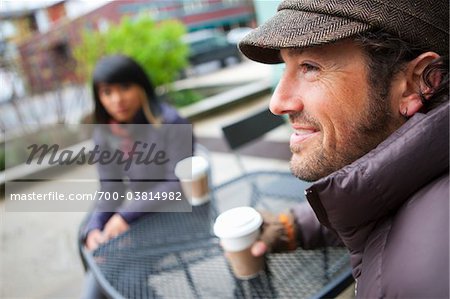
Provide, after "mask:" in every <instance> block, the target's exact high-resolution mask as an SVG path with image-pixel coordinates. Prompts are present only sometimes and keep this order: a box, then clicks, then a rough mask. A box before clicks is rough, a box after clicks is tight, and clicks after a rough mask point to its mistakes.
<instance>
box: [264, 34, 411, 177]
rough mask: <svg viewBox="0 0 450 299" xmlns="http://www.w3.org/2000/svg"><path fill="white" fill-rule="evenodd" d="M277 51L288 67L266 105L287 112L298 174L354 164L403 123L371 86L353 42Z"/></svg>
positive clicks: (316, 174) (314, 173)
mask: <svg viewBox="0 0 450 299" xmlns="http://www.w3.org/2000/svg"><path fill="white" fill-rule="evenodd" d="M281 56H282V58H283V60H284V62H285V63H286V67H285V71H284V73H283V75H282V78H281V80H280V82H279V84H278V86H277V88H276V90H275V92H274V94H273V96H272V99H271V102H270V110H271V111H272V112H273V113H274V114H288V115H289V120H290V122H291V124H292V128H293V130H294V133H293V134H292V136H291V139H290V147H291V151H292V153H293V156H292V159H291V170H292V172H293V173H294V175H296V176H297V177H299V178H300V179H303V180H306V181H315V180H318V179H320V178H322V177H324V176H327V175H329V174H330V173H332V172H334V171H336V170H338V169H340V168H342V167H343V166H345V165H347V164H350V163H352V162H353V161H355V160H356V159H358V158H360V157H361V156H363V155H364V154H366V153H367V152H369V151H370V150H371V149H373V148H374V147H376V146H377V145H378V144H379V143H380V142H381V141H383V140H384V139H386V137H387V136H389V135H390V134H391V133H392V132H393V131H394V130H396V129H397V128H398V127H399V126H400V125H401V124H402V123H403V122H404V121H403V119H402V117H401V116H400V114H399V113H398V110H395V108H394V106H395V105H394V104H393V103H391V101H390V100H389V99H384V98H380V97H381V96H379V95H380V94H382V93H383V92H382V91H376V90H372V88H371V86H370V84H369V83H368V82H369V81H368V66H367V58H365V56H364V54H363V51H362V49H361V48H360V47H358V46H357V44H356V43H354V42H352V41H350V40H346V41H342V42H339V43H336V44H333V45H325V46H319V47H314V48H308V49H303V50H299V49H297V50H295V49H282V50H281Z"/></svg>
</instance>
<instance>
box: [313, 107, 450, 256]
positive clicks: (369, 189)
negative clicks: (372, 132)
mask: <svg viewBox="0 0 450 299" xmlns="http://www.w3.org/2000/svg"><path fill="white" fill-rule="evenodd" d="M448 138H449V103H448V101H447V102H446V103H445V104H442V105H440V106H439V107H438V108H436V109H434V110H432V111H430V112H429V113H428V114H416V115H415V116H414V117H412V118H411V119H410V120H408V121H407V122H406V123H405V124H404V125H403V126H402V127H400V128H399V129H398V130H397V131H395V132H394V133H393V134H392V135H391V136H390V137H388V138H387V139H386V140H385V141H384V142H382V143H381V144H380V145H379V146H377V147H376V148H375V149H374V150H372V151H371V152H369V153H368V154H366V155H365V156H363V157H361V158H360V159H358V160H356V161H355V162H354V163H352V164H350V165H347V166H346V167H344V168H342V169H340V170H338V171H337V172H334V173H332V174H331V175H329V176H327V177H325V178H323V179H321V180H319V181H317V182H316V183H315V184H313V185H312V186H311V187H310V188H309V189H308V190H306V196H307V199H308V201H309V203H310V204H311V206H312V207H313V209H314V211H315V212H316V215H317V217H318V219H319V220H320V222H321V223H322V224H324V225H326V226H328V227H330V228H331V229H333V230H335V231H336V232H337V233H338V234H339V236H340V237H341V239H342V241H343V242H344V244H345V245H346V246H347V247H348V248H349V249H350V250H351V251H359V250H360V249H361V248H362V246H363V244H364V243H365V240H366V239H367V236H368V234H369V233H370V231H371V229H372V227H373V225H374V224H375V223H376V221H377V220H379V219H380V218H382V217H384V216H387V215H388V214H390V213H392V212H393V211H395V210H397V209H398V208H399V207H400V206H401V205H402V204H403V203H404V202H405V201H406V200H407V199H408V198H409V197H410V196H411V195H412V194H414V193H415V192H416V191H417V190H419V189H420V188H421V187H423V186H424V185H426V184H427V183H429V182H430V181H432V180H433V179H435V178H437V177H438V176H439V175H442V173H444V172H445V171H447V172H448V165H449V158H448V156H449V139H448Z"/></svg>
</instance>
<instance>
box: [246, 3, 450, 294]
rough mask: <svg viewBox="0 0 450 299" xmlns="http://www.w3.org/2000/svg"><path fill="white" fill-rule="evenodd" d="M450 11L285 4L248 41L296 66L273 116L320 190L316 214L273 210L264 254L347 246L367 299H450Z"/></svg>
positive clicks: (250, 52) (289, 67)
mask: <svg viewBox="0 0 450 299" xmlns="http://www.w3.org/2000/svg"><path fill="white" fill-rule="evenodd" d="M448 14H449V3H448V0H438V1H425V0H416V1H413V0H397V1H388V0H377V1H375V0H374V1H363V0H340V1H338V0H329V1H320V0H316V1H311V0H285V1H283V2H282V3H281V4H280V5H279V7H278V12H277V13H276V15H275V16H274V17H273V18H272V19H270V20H269V21H267V22H266V23H265V24H263V25H262V26H260V27H259V28H257V29H255V30H253V31H252V32H251V33H250V34H249V35H247V36H246V37H245V38H244V39H243V40H242V41H241V43H240V44H239V47H240V50H241V51H242V53H243V54H244V55H246V56H247V57H248V58H250V59H252V60H255V61H258V62H262V63H269V64H272V63H282V62H284V63H285V70H284V72H283V74H282V77H281V80H280V82H279V84H278V86H277V88H276V90H275V92H274V94H273V97H272V99H271V102H270V110H271V111H272V112H273V113H274V114H286V115H288V116H289V120H290V123H291V125H292V128H293V130H294V133H293V134H292V136H291V139H290V147H291V151H292V153H293V155H292V160H291V170H292V172H293V173H294V174H295V175H296V176H297V177H299V178H300V179H302V180H306V181H312V182H314V183H313V185H312V186H311V187H310V188H309V189H308V190H306V192H305V193H306V197H307V199H308V202H309V204H310V206H311V207H312V210H313V211H314V214H313V212H312V210H311V209H310V208H309V206H306V205H303V206H298V207H294V208H293V209H292V211H291V212H292V213H291V214H290V215H288V216H289V217H286V215H281V216H280V217H277V216H275V215H270V214H265V215H264V218H265V224H264V226H263V229H264V231H263V235H262V238H261V241H258V242H257V243H255V244H254V246H253V247H252V252H253V254H254V255H261V254H264V253H265V252H266V251H272V252H273V251H283V250H288V249H294V248H296V246H300V247H302V248H316V247H319V246H324V245H339V244H343V245H345V246H346V247H347V248H348V250H349V252H350V255H351V264H352V268H353V276H354V277H355V279H356V294H357V297H360V298H382V297H401V298H411V297H417V298H448V297H449V268H448V267H449V178H448V166H449V160H448V155H449V139H448V138H449V117H448V114H449V104H448V51H449V48H448V45H449V44H448V40H449V32H448V20H449V17H448ZM319 221H320V223H321V224H322V225H323V226H322V225H320V224H319ZM324 227H326V228H324ZM292 231H294V232H295V234H294V235H293V234H292Z"/></svg>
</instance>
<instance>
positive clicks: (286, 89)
mask: <svg viewBox="0 0 450 299" xmlns="http://www.w3.org/2000/svg"><path fill="white" fill-rule="evenodd" d="M269 109H270V111H272V113H273V114H277V115H282V114H291V113H294V112H300V111H302V110H303V101H302V100H301V97H300V94H299V90H298V82H296V80H294V79H292V78H290V77H289V76H288V75H287V74H283V76H282V77H281V79H280V82H278V85H277V87H276V88H275V91H274V92H273V95H272V98H271V99H270V104H269Z"/></svg>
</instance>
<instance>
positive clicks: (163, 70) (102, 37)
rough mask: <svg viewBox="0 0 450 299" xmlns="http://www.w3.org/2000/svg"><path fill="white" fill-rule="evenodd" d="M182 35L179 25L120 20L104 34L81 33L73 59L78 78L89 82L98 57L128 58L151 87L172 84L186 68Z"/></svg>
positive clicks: (178, 23) (143, 19) (139, 19)
mask: <svg viewBox="0 0 450 299" xmlns="http://www.w3.org/2000/svg"><path fill="white" fill-rule="evenodd" d="M185 33H186V28H185V26H184V25H183V24H182V23H181V22H179V21H175V20H168V21H162V22H155V21H153V20H152V19H151V18H150V17H148V16H141V17H139V18H137V19H133V20H132V19H130V18H129V17H124V18H123V19H122V20H121V22H120V24H118V25H115V26H111V27H110V28H109V29H108V30H107V31H106V32H104V33H100V32H94V31H84V32H83V33H82V42H81V43H80V44H79V45H78V46H77V47H75V48H74V50H73V55H74V57H75V59H76V60H77V65H78V72H79V73H80V75H81V76H82V78H91V74H92V70H93V68H94V66H95V63H96V62H97V60H98V59H99V58H101V57H102V56H104V55H110V54H125V55H128V56H130V57H133V58H134V59H135V60H136V61H137V62H139V63H140V64H141V65H142V67H143V68H144V69H145V71H146V72H147V75H148V76H149V77H150V78H151V79H152V81H153V83H154V84H155V86H159V85H163V84H167V83H170V82H172V81H174V79H175V78H176V77H177V76H178V74H179V72H180V70H181V69H183V68H184V67H185V66H186V65H187V55H188V47H187V45H185V44H184V43H183V42H182V40H181V37H182V36H183V35H184V34H185Z"/></svg>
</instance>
